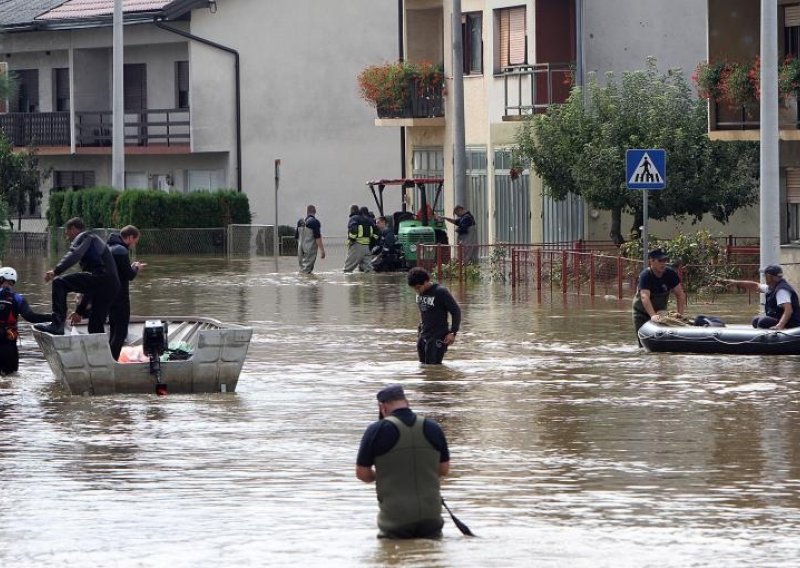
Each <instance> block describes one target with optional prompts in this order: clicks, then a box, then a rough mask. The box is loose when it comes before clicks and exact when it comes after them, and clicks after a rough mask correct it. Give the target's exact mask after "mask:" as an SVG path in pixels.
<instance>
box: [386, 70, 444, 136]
mask: <svg viewBox="0 0 800 568" xmlns="http://www.w3.org/2000/svg"><path fill="white" fill-rule="evenodd" d="M407 92H408V96H407V97H405V99H403V100H400V101H398V102H397V103H396V104H393V105H378V107H377V111H378V118H377V119H376V120H375V124H376V125H377V126H442V125H444V89H443V86H442V85H441V84H438V85H430V84H424V83H422V82H420V81H419V80H418V79H412V80H410V81H409V86H408V89H407Z"/></svg>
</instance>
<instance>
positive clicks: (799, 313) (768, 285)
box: [724, 264, 800, 329]
mask: <svg viewBox="0 0 800 568" xmlns="http://www.w3.org/2000/svg"><path fill="white" fill-rule="evenodd" d="M763 272H764V282H765V284H761V283H759V282H753V281H751V280H729V279H726V280H724V282H726V283H728V284H731V285H737V286H742V287H744V288H747V289H749V290H752V291H753V292H761V293H762V294H766V298H765V302H764V313H765V315H763V316H755V317H754V318H753V322H752V323H753V327H755V328H760V329H789V328H792V327H800V301H798V297H797V292H796V291H795V289H794V288H792V286H791V285H790V284H789V283H788V282H787V281H786V280H784V278H783V268H781V267H780V266H779V265H777V264H771V265H769V266H767V267H766V268H765V269H764V270H763Z"/></svg>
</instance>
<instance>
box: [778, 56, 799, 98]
mask: <svg viewBox="0 0 800 568" xmlns="http://www.w3.org/2000/svg"><path fill="white" fill-rule="evenodd" d="M778 91H779V92H780V93H781V94H782V95H784V96H786V95H795V96H796V95H797V93H798V92H800V59H798V58H797V57H787V58H786V59H785V60H784V62H783V65H781V67H780V69H778Z"/></svg>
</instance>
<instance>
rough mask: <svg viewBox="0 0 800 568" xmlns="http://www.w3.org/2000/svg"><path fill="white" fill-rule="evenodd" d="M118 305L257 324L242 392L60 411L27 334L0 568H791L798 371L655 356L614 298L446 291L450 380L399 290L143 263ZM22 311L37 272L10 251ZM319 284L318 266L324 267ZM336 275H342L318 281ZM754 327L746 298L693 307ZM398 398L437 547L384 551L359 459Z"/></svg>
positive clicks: (422, 544)
mask: <svg viewBox="0 0 800 568" xmlns="http://www.w3.org/2000/svg"><path fill="white" fill-rule="evenodd" d="M142 260H145V261H146V262H147V263H148V266H147V269H146V270H145V271H143V272H142V274H141V275H140V277H139V278H138V279H137V280H136V281H134V283H133V286H132V303H133V306H134V312H135V313H138V314H142V315H159V314H170V315H186V314H189V315H191V314H197V315H203V316H209V317H215V318H218V319H222V320H226V321H236V322H243V323H249V324H250V325H252V326H253V328H254V335H253V340H252V343H251V348H250V352H249V355H248V359H247V361H246V363H245V367H244V371H243V375H242V377H241V379H240V381H239V386H238V390H237V392H236V393H235V394H227V395H195V396H177V395H173V396H167V397H165V398H157V397H151V396H111V397H97V398H80V397H70V396H68V395H66V394H65V392H64V391H63V390H62V389H61V387H60V386H59V385H58V384H56V383H55V382H54V380H53V378H52V375H51V373H50V371H49V369H48V367H47V365H46V363H45V362H44V360H43V359H42V358H41V356H40V354H39V352H38V349H37V347H36V345H35V343H34V342H33V339H32V338H31V336H30V334H29V333H27V332H26V333H25V334H23V343H22V347H21V350H22V364H21V368H22V369H23V370H22V371H21V372H20V373H19V374H18V375H14V376H10V377H3V378H0V488H2V489H0V563H1V564H2V565H4V566H45V565H47V566H54V565H70V566H73V565H81V566H110V565H124V566H131V565H137V566H163V565H171V566H174V567H183V566H187V567H188V566H212V565H213V566H217V565H224V566H239V565H258V566H263V565H269V566H288V565H296V564H298V563H299V564H300V565H308V566H393V565H396V566H425V567H428V566H479V565H480V566H529V565H534V564H535V565H538V566H565V565H570V566H586V567H590V566H591V567H594V566H647V565H653V566H655V565H658V566H687V565H716V566H732V565H746V564H749V565H756V566H793V565H795V563H796V559H797V558H798V557H800V542H798V539H797V538H796V535H795V533H796V531H797V529H798V525H800V413H799V412H798V403H800V383H799V382H798V379H797V376H798V373H797V364H798V359H797V357H796V356H774V357H736V356H708V355H705V356H696V355H668V354H650V355H648V354H645V353H643V352H642V351H640V350H639V349H638V348H637V347H635V342H634V340H633V332H632V330H631V324H630V315H629V311H628V309H629V303H628V302H627V301H621V302H617V301H606V300H604V299H601V298H598V299H595V300H594V301H592V300H590V299H587V298H576V297H574V296H569V297H566V298H564V297H562V296H561V295H560V294H557V295H555V296H552V295H550V294H549V292H548V293H547V294H545V296H544V299H543V302H542V303H541V304H540V303H538V302H537V294H536V293H535V291H534V290H527V289H524V288H519V289H515V290H512V289H510V288H509V287H506V286H503V285H499V284H481V285H469V286H459V285H458V284H457V283H454V284H453V285H452V286H451V290H452V291H453V293H454V295H455V296H456V297H457V299H458V300H459V301H460V302H461V304H462V307H463V311H464V325H463V329H462V333H460V334H459V336H458V342H457V343H456V345H455V346H454V347H453V348H452V349H451V350H450V351H449V352H448V355H447V358H446V359H445V364H444V365H443V366H441V367H430V368H428V367H425V368H423V367H421V366H420V365H419V364H418V363H417V362H416V352H415V348H414V335H415V330H416V325H417V319H418V315H417V313H416V307H415V305H414V302H413V297H412V292H411V291H410V290H409V289H408V287H407V286H406V285H405V283H404V276H403V275H391V274H389V275H387V274H372V275H360V274H352V275H344V274H342V273H341V272H338V271H330V272H320V273H317V274H313V275H300V274H297V273H296V272H295V263H294V259H291V258H287V259H281V263H280V265H279V266H278V270H276V265H275V263H274V261H270V260H259V259H236V260H227V259H219V258H191V259H178V258H163V257H152V258H145V259H142ZM4 261H5V262H6V263H7V264H13V265H14V266H15V267H16V268H17V270H18V271H19V273H20V278H21V281H20V283H19V286H18V288H19V290H20V291H21V292H23V293H24V294H25V295H26V296H27V297H28V299H29V301H30V302H31V304H32V305H34V306H41V307H45V306H46V305H47V304H48V303H49V287H47V286H45V285H44V284H43V283H42V282H41V274H42V273H43V272H44V271H45V270H46V269H47V268H48V267H49V266H50V265H51V264H52V261H53V259H50V260H49V261H47V260H45V259H40V258H34V257H25V258H16V259H13V258H6V259H4ZM327 266H328V265H326V267H327ZM331 266H332V264H331ZM699 308H700V307H699V306H698V310H697V311H703V312H704V313H708V312H710V311H713V312H714V313H715V314H719V315H721V316H722V317H724V318H725V319H727V320H728V321H732V322H733V321H737V322H745V321H748V319H749V315H750V312H751V311H752V310H754V309H755V307H754V306H748V305H746V299H744V297H742V296H738V297H733V298H726V299H724V300H723V301H721V302H720V303H719V304H717V305H715V306H711V307H709V306H702V310H700V309H699ZM390 381H392V382H394V381H400V382H402V383H403V384H405V385H406V389H407V392H408V394H409V397H410V398H411V402H412V406H413V407H414V408H415V409H417V410H419V411H421V412H423V413H425V414H428V415H430V416H432V417H434V418H436V419H437V420H439V421H440V422H441V423H442V424H443V426H444V428H445V430H446V432H447V434H448V437H449V440H450V443H451V451H452V457H453V462H452V475H451V477H450V478H449V479H448V480H446V482H445V484H444V488H443V491H444V495H445V497H446V498H447V500H448V503H449V504H450V505H451V507H452V508H453V510H454V512H455V513H456V514H457V515H458V516H459V518H461V520H463V521H464V522H466V523H467V524H468V525H469V526H470V527H471V528H472V530H473V531H474V532H475V533H477V534H479V535H480V536H481V537H482V538H478V539H465V538H463V537H462V536H461V535H460V533H459V532H458V531H457V529H456V528H455V527H454V526H453V525H452V523H451V522H450V521H449V519H448V520H447V523H446V525H445V538H444V539H443V540H441V541H439V542H427V541H412V542H392V541H381V540H377V539H376V538H375V533H376V527H375V516H376V513H377V506H376V502H375V496H374V488H373V487H371V486H367V485H364V484H362V483H360V482H358V481H357V480H356V479H355V476H354V462H355V454H356V450H357V445H358V441H359V439H360V436H361V433H362V431H363V429H364V428H365V427H366V425H367V424H368V423H369V422H370V421H372V420H374V418H375V413H376V407H375V403H374V393H375V392H376V391H377V390H378V389H379V388H380V387H381V386H383V385H385V384H386V383H387V382H390Z"/></svg>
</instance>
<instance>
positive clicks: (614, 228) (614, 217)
mask: <svg viewBox="0 0 800 568" xmlns="http://www.w3.org/2000/svg"><path fill="white" fill-rule="evenodd" d="M621 228H622V207H614V208H613V209H612V210H611V231H609V233H608V236H609V237H611V240H612V241H614V244H615V245H617V246H619V245H621V244H622V243H624V242H625V238H624V237H623V236H622V232H621Z"/></svg>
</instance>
